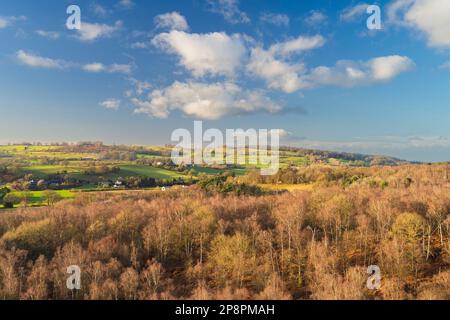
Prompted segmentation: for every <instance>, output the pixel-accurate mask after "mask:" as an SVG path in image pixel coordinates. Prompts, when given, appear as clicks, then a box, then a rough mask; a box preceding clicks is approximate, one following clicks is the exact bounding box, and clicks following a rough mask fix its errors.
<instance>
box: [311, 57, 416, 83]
mask: <svg viewBox="0 0 450 320" xmlns="http://www.w3.org/2000/svg"><path fill="white" fill-rule="evenodd" d="M414 67H415V63H414V62H413V61H412V60H411V59H410V58H408V57H405V56H398V55H392V56H384V57H377V58H374V59H371V60H369V61H365V62H360V61H351V60H341V61H338V62H337V63H336V65H335V66H333V67H326V66H320V67H316V68H314V69H312V70H311V71H310V72H309V73H308V74H305V75H304V76H303V77H304V79H305V81H306V82H307V83H308V87H317V86H323V85H332V86H338V87H354V86H358V85H368V84H374V83H379V82H384V81H389V80H391V79H393V78H395V77H397V76H398V75H400V74H401V73H404V72H407V71H410V70H412V69H413V68H414Z"/></svg>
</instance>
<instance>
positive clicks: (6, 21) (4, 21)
mask: <svg viewBox="0 0 450 320" xmlns="http://www.w3.org/2000/svg"><path fill="white" fill-rule="evenodd" d="M26 19H27V18H26V17H25V16H19V17H15V16H9V17H5V16H0V29H4V28H7V27H9V26H11V25H12V24H14V23H15V22H16V21H24V20H26Z"/></svg>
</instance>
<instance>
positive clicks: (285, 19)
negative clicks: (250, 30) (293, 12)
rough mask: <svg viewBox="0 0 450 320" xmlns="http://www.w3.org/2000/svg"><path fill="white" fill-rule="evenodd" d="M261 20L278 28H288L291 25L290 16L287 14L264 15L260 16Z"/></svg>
mask: <svg viewBox="0 0 450 320" xmlns="http://www.w3.org/2000/svg"><path fill="white" fill-rule="evenodd" d="M259 20H261V21H262V22H264V23H268V24H272V25H274V26H278V27H282V26H284V27H287V26H288V25H289V21H290V19H289V16H288V15H286V14H280V13H267V12H265V13H262V14H261V15H260V16H259Z"/></svg>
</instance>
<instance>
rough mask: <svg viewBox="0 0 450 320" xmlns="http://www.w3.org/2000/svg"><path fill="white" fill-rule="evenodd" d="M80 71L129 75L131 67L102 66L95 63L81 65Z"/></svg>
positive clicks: (117, 65) (127, 65)
mask: <svg viewBox="0 0 450 320" xmlns="http://www.w3.org/2000/svg"><path fill="white" fill-rule="evenodd" d="M82 69H83V70H84V71H87V72H92V73H100V72H107V73H123V74H130V73H131V72H132V69H133V67H132V65H130V64H116V63H115V64H112V65H104V64H103V63H99V62H95V63H89V64H85V65H83V67H82Z"/></svg>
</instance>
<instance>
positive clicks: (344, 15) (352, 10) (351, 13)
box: [340, 3, 370, 22]
mask: <svg viewBox="0 0 450 320" xmlns="http://www.w3.org/2000/svg"><path fill="white" fill-rule="evenodd" d="M369 6H370V5H369V4H367V3H359V4H357V5H355V6H350V7H347V8H345V9H344V10H343V11H342V12H341V15H340V19H341V21H345V22H350V21H354V20H355V19H356V18H358V17H361V16H362V15H363V14H365V13H366V11H367V8H368V7H369Z"/></svg>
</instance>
